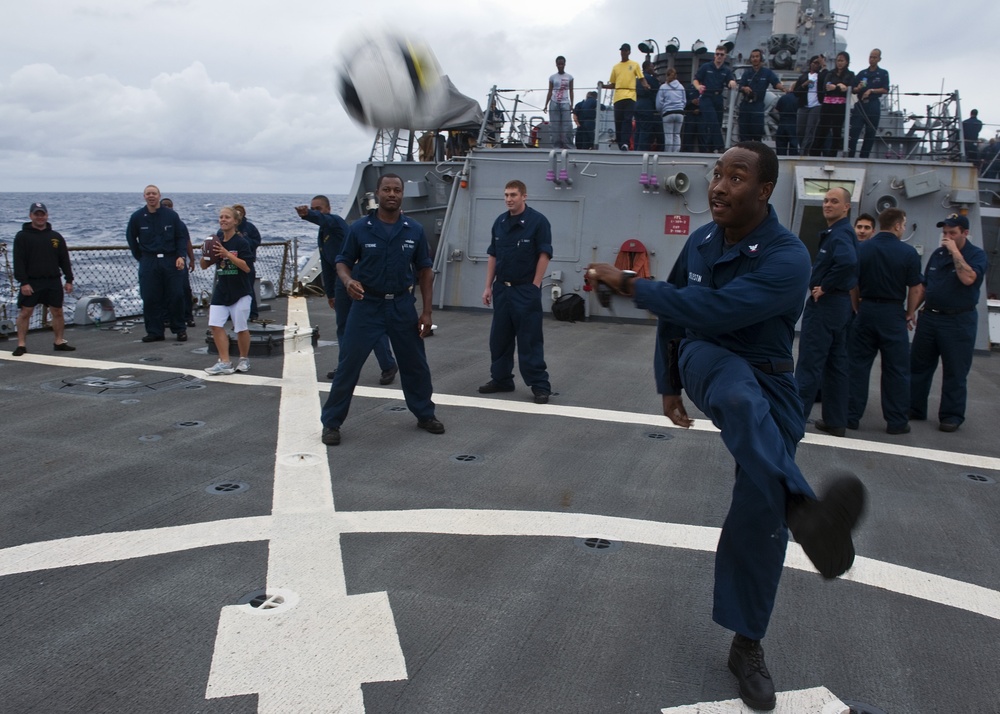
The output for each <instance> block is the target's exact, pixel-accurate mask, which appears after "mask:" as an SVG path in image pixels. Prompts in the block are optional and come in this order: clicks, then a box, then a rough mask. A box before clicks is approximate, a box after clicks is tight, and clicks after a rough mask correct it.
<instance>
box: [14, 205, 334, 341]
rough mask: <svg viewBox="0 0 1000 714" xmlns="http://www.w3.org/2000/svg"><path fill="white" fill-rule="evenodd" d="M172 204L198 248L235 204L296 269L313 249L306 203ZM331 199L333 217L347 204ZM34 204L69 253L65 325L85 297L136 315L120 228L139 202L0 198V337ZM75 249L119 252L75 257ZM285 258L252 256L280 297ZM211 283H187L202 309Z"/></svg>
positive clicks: (132, 271)
mask: <svg viewBox="0 0 1000 714" xmlns="http://www.w3.org/2000/svg"><path fill="white" fill-rule="evenodd" d="M170 198H172V199H173V201H174V210H175V211H177V213H178V214H179V215H180V217H181V220H183V221H184V223H185V224H186V225H187V227H188V230H189V231H190V233H191V241H192V243H194V245H195V247H196V248H199V247H200V246H201V245H202V244H203V243H204V241H205V238H207V237H208V236H210V235H213V234H214V233H215V231H216V230H218V227H219V223H218V217H219V213H218V212H219V208H220V207H222V206H225V205H229V204H232V203H242V204H243V205H244V206H245V207H246V209H247V218H248V219H249V220H250V221H251V222H252V223H253V224H254V225H255V226H257V229H258V230H259V231H260V234H261V238H262V242H263V243H272V242H273V243H279V242H280V243H285V242H291V243H293V244H295V243H297V244H298V245H297V248H296V249H295V250H294V252H293V255H298V267H299V268H301V267H302V266H303V265H304V264H305V262H306V261H307V260H308V258H309V255H310V254H311V253H312V251H313V249H314V248H315V247H316V233H317V228H316V226H315V225H314V224H312V223H309V222H308V221H303V220H302V219H301V218H299V216H298V214H297V213H296V212H295V207H296V206H300V205H303V204H306V205H308V203H309V201H310V199H311V198H312V196H311V195H308V196H300V195H289V194H246V195H242V196H238V195H235V194H230V193H177V194H172V195H170ZM329 198H330V207H331V209H332V210H333V211H334V212H339V211H340V210H341V208H342V207H343V206H344V203H345V202H346V201H347V200H348V197H347V196H343V195H331V196H329ZM35 201H41V202H42V203H44V204H45V206H46V208H48V211H49V222H50V223H51V224H52V227H53V228H54V229H55V230H57V231H59V233H61V234H62V236H63V237H64V238H65V239H66V243H67V244H68V245H69V247H70V260H71V262H72V265H73V274H74V285H73V287H74V289H73V293H72V294H71V295H69V296H67V298H66V302H65V305H64V308H65V314H66V320H67V324H73V322H74V321H75V319H74V314H73V312H74V307H75V305H76V303H77V301H78V300H80V299H81V298H82V297H84V296H93V295H100V296H105V297H109V298H110V299H111V300H112V302H113V303H114V306H115V312H116V315H117V316H118V317H119V318H121V317H126V316H135V315H139V314H141V313H142V300H141V298H140V296H139V288H138V268H137V263H136V261H135V259H134V258H132V255H131V253H130V252H128V251H127V250H124V249H126V248H127V247H128V242H127V241H126V240H125V227H126V225H127V224H128V219H129V216H131V215H132V213H133V212H134V211H136V210H137V209H139V208H142V207H143V205H144V203H143V200H142V196H141V195H140V194H136V193H52V194H48V195H44V194H31V193H0V334H6V333H8V332H11V331H12V330H13V327H12V320H13V319H14V317H15V315H16V314H17V306H16V301H17V293H18V287H19V286H18V285H17V283H16V282H15V281H14V278H13V275H12V267H13V245H14V236H15V235H17V232H18V231H19V230H21V227H22V226H23V224H24V223H26V222H27V221H28V207H29V206H30V205H31V204H32V203H33V202H35ZM74 248H114V249H116V250H97V251H93V250H87V251H74V250H73V249H74ZM284 254H285V249H284V247H283V246H266V245H264V246H261V248H260V249H259V250H258V251H257V263H256V269H257V276H258V277H259V278H261V279H262V280H268V281H270V282H271V283H272V284H273V285H274V286H275V288H276V289H278V290H279V291H280V290H281V289H282V287H284V289H290V288H291V286H292V277H293V275H294V269H293V267H291V266H287V265H285V264H284V258H283V256H284ZM196 255H197V254H196ZM283 267H284V268H286V269H285V270H283ZM213 276H214V270H213V269H209V270H200V269H199V270H195V271H194V272H193V273H191V275H190V281H191V287H192V290H193V292H194V295H195V297H196V299H198V301H199V303H201V304H205V303H207V301H208V299H209V298H210V297H211V292H212V278H213ZM282 281H283V282H282ZM42 317H43V311H42V310H41V308H39V309H36V310H35V312H34V314H33V316H32V318H31V322H30V325H31V328H32V329H35V328H37V327H39V326H40V325H41V322H42Z"/></svg>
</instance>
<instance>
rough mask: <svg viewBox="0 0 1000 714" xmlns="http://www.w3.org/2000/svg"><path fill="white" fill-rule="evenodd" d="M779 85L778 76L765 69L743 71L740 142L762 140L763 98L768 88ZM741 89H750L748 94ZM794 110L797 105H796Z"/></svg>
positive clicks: (741, 81) (740, 86) (740, 84)
mask: <svg viewBox="0 0 1000 714" xmlns="http://www.w3.org/2000/svg"><path fill="white" fill-rule="evenodd" d="M779 84H781V80H780V79H778V75H776V74H775V73H774V72H772V71H771V70H769V69H768V68H767V67H761V68H760V69H757V70H754V68H753V67H750V68H749V69H746V70H744V72H743V76H742V77H740V81H739V89H740V97H742V98H743V101H741V102H740V141H763V140H764V98H765V97H766V96H767V88H768V87H777V86H778V85H779ZM743 87H749V88H750V94H749V95H747V94H744V93H743ZM796 108H798V104H797V103H796Z"/></svg>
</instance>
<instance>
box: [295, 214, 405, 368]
mask: <svg viewBox="0 0 1000 714" xmlns="http://www.w3.org/2000/svg"><path fill="white" fill-rule="evenodd" d="M302 220H304V221H309V222H310V223H315V224H316V225H317V226H319V234H318V235H317V237H316V241H317V245H318V246H319V263H320V268H321V269H322V270H323V292H325V293H326V296H327V297H328V298H333V312H334V314H335V315H336V316H337V344H338V345H339V354H340V355H343V354H344V330H345V328H346V327H347V316H348V315H349V314H350V313H351V304H352V303H353V302H354V301H353V300H352V299H351V296H350V295H348V294H347V288H345V287H344V284H343V283H342V282H340V277H339V276H338V275H337V256H338V255H339V254H340V252H341V250H342V249H343V247H344V241H345V240H346V239H347V231H348V230H349V228H348V226H347V221H345V220H344V219H343V218H341V217H340V216H338V215H336V214H333V213H321V212H320V211H314V210H312V209H310V210H309V213H307V214H306V215H305V216H303V217H302ZM375 359H377V360H378V366H379V368H380V369H381V370H382V371H383V372H385V371H387V370H390V369H392V368H393V367H395V366H396V360H395V359H393V356H392V349H390V347H389V337H388V336H387V335H383V336H382V337H381V338H380V339H379V340H378V342H376V343H375ZM338 361H339V358H338Z"/></svg>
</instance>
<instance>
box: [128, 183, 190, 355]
mask: <svg viewBox="0 0 1000 714" xmlns="http://www.w3.org/2000/svg"><path fill="white" fill-rule="evenodd" d="M143 198H144V199H145V201H146V207H145V208H140V209H139V210H138V211H136V212H135V213H133V214H132V216H131V217H130V218H129V220H128V228H127V229H126V230H125V238H126V240H128V247H129V248H130V249H131V251H132V256H133V257H134V258H135V259H136V260H137V261H139V294H140V295H141V296H142V317H143V320H144V322H145V327H146V336H145V337H143V338H142V341H143V342H158V341H160V340H162V339H164V336H163V323H164V322H167V323H169V325H170V329H171V331H172V332H173V333H174V334H175V335H176V336H177V341H178V342H184V341H186V340H187V324H186V323H185V321H184V269H185V266H184V255H185V254H186V252H187V244H188V241H189V240H190V237H189V236H188V231H187V227H186V226H185V225H184V223H183V222H181V219H180V217H179V216H178V215H177V214H176V213H174V212H173V211H172V210H171V209H169V208H167V207H166V206H161V205H160V189H158V188H157V187H156V186H153V185H149V186H146V188H145V189H144V191H143Z"/></svg>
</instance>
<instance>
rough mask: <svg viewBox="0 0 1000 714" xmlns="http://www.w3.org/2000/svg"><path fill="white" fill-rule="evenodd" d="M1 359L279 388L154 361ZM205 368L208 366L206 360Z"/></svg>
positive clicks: (275, 383) (270, 381) (274, 382)
mask: <svg viewBox="0 0 1000 714" xmlns="http://www.w3.org/2000/svg"><path fill="white" fill-rule="evenodd" d="M0 359H7V360H9V361H11V362H14V363H18V362H22V363H23V362H28V363H31V364H41V365H45V366H47V367H67V368H71V369H88V370H91V369H92V370H115V369H121V370H128V371H129V372H134V371H136V370H143V371H147V372H169V373H170V374H183V375H187V376H188V377H197V378H198V379H203V380H205V382H206V383H211V384H238V385H244V386H246V385H252V386H255V387H279V388H280V387H281V385H282V381H281V379H275V378H274V377H261V376H255V375H252V374H245V373H244V374H235V375H232V374H231V375H224V376H222V377H210V376H209V375H207V374H205V370H204V369H185V368H183V367H170V366H168V365H163V364H154V363H148V364H147V363H146V362H115V361H111V360H99V359H84V358H81V357H63V356H58V357H57V356H56V355H41V354H38V355H36V354H32V353H31V352H29V353H27V354H25V355H22V356H20V357H13V356H11V355H10V354H0ZM205 366H206V367H210V366H211V365H210V364H209V363H208V362H207V361H206V363H205Z"/></svg>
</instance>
